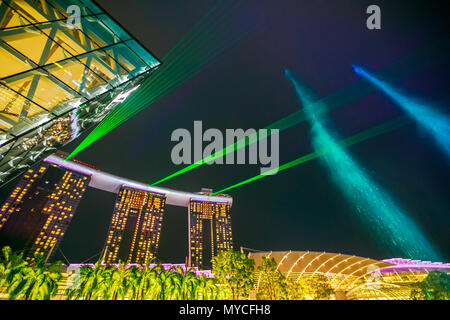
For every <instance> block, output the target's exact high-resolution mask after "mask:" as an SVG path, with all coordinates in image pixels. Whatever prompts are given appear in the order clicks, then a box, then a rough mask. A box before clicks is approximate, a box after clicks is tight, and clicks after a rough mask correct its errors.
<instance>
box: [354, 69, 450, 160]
mask: <svg viewBox="0 0 450 320" xmlns="http://www.w3.org/2000/svg"><path fill="white" fill-rule="evenodd" d="M353 69H354V70H355V72H356V73H357V74H358V75H360V76H362V77H363V78H365V79H367V80H368V81H370V82H371V83H372V84H374V85H375V86H376V87H377V88H378V89H380V90H381V92H383V93H384V94H386V95H387V96H388V97H389V98H390V99H392V100H393V101H394V102H395V103H396V104H397V105H399V106H400V107H401V108H402V109H403V110H405V111H406V112H407V113H408V114H409V115H410V116H411V117H412V118H413V119H414V120H415V121H416V122H417V123H419V125H420V126H422V127H423V128H425V129H426V130H427V131H428V132H429V133H430V135H431V136H432V137H433V138H434V140H435V141H436V142H437V144H438V145H439V146H440V147H441V148H442V149H443V150H444V151H445V153H446V155H447V157H450V116H448V115H445V114H441V113H439V112H438V111H436V110H433V109H432V108H431V107H429V106H427V105H426V104H425V103H423V102H421V101H419V100H418V99H414V98H411V97H408V96H407V95H405V94H403V93H401V92H400V90H398V89H396V88H394V87H393V86H391V85H389V84H388V83H387V82H386V81H383V80H381V79H380V78H378V77H376V76H374V75H372V74H370V73H369V72H368V71H366V70H364V69H363V68H361V67H359V66H356V65H353Z"/></svg>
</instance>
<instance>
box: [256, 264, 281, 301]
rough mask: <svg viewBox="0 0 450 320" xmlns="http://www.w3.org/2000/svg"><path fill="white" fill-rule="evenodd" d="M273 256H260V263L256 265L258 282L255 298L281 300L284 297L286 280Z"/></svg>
mask: <svg viewBox="0 0 450 320" xmlns="http://www.w3.org/2000/svg"><path fill="white" fill-rule="evenodd" d="M277 266H278V264H277V263H276V261H275V259H274V258H270V259H269V258H266V257H262V264H261V266H259V267H258V272H259V280H258V281H259V284H258V292H257V294H256V299H258V300H281V299H284V298H285V297H286V281H285V278H284V276H283V275H282V274H281V272H280V271H278V270H277Z"/></svg>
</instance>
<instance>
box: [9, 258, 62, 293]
mask: <svg viewBox="0 0 450 320" xmlns="http://www.w3.org/2000/svg"><path fill="white" fill-rule="evenodd" d="M61 278H62V275H61V262H60V261H57V262H54V263H52V264H50V265H46V263H45V259H44V257H43V256H42V255H41V254H36V255H35V256H34V262H33V264H32V265H28V266H26V267H24V268H22V269H21V270H20V272H18V273H16V274H15V275H14V277H13V279H12V281H11V284H10V285H9V287H8V293H9V299H11V300H15V299H17V298H22V299H25V300H49V299H50V298H51V297H53V296H55V295H56V294H57V292H58V281H59V280H61Z"/></svg>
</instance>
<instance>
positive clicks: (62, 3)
mask: <svg viewBox="0 0 450 320" xmlns="http://www.w3.org/2000/svg"><path fill="white" fill-rule="evenodd" d="M46 1H47V2H48V3H49V4H50V5H51V6H52V7H53V8H55V10H56V11H58V12H59V13H60V14H61V15H63V16H65V17H68V16H69V14H68V13H67V8H69V6H71V5H76V6H78V7H79V8H80V14H81V15H82V16H85V15H91V14H93V13H94V12H93V11H92V10H90V8H89V6H87V5H86V4H84V3H82V2H81V1H77V0H46Z"/></svg>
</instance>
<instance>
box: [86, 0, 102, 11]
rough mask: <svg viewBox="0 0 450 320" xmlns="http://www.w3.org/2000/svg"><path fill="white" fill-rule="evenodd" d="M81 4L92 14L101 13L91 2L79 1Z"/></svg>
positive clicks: (87, 0)
mask: <svg viewBox="0 0 450 320" xmlns="http://www.w3.org/2000/svg"><path fill="white" fill-rule="evenodd" d="M81 2H83V3H84V4H85V5H86V6H87V7H88V8H89V10H90V11H92V12H93V13H103V10H102V9H100V7H98V6H97V5H96V4H95V3H94V2H93V1H91V0H81Z"/></svg>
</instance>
